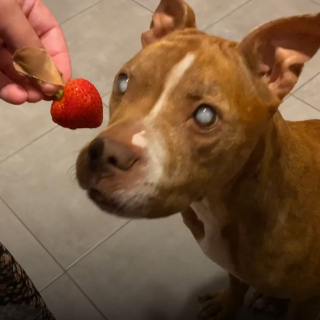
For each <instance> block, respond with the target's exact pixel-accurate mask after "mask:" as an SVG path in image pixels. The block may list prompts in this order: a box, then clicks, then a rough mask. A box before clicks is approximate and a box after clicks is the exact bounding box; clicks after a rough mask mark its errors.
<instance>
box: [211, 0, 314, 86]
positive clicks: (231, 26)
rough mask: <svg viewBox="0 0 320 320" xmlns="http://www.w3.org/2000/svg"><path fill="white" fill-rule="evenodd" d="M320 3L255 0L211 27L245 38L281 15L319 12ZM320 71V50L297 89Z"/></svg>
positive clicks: (213, 31)
mask: <svg viewBox="0 0 320 320" xmlns="http://www.w3.org/2000/svg"><path fill="white" fill-rule="evenodd" d="M319 11H320V6H319V5H318V4H316V3H314V2H312V1H310V0H281V1H279V0H268V1H265V0H253V1H250V2H249V3H247V4H246V5H244V6H243V7H241V8H240V9H238V10H236V11H235V12H233V13H232V14H230V15H229V16H228V17H226V18H225V19H223V20H221V21H219V22H218V23H217V24H215V25H214V26H213V27H211V28H209V29H208V30H207V32H208V33H210V34H214V35H218V36H220V37H223V38H226V39H231V40H234V41H241V39H243V37H244V36H245V35H246V34H248V33H249V32H250V31H251V30H252V29H253V28H255V27H257V26H259V25H261V24H263V23H266V22H268V21H270V20H273V19H278V18H281V17H286V16H292V15H300V14H306V13H315V12H319ZM318 72H320V54H317V55H316V56H315V57H314V58H313V59H312V60H311V61H309V62H308V63H307V64H306V66H305V69H304V71H303V73H302V75H301V76H300V79H299V82H298V83H297V85H296V87H295V89H294V90H296V89H297V88H299V87H300V86H301V85H303V84H304V83H306V82H307V81H308V80H310V79H311V78H312V77H313V76H314V75H316V74H317V73H318Z"/></svg>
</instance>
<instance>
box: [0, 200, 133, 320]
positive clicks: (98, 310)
mask: <svg viewBox="0 0 320 320" xmlns="http://www.w3.org/2000/svg"><path fill="white" fill-rule="evenodd" d="M0 200H1V201H2V202H3V203H4V204H5V206H6V207H7V208H8V209H9V210H10V211H11V212H12V214H13V215H14V216H15V217H16V218H17V219H18V220H19V221H20V223H21V224H22V225H23V226H24V227H25V228H26V229H27V230H28V231H29V232H30V234H31V235H32V236H33V238H34V239H35V240H36V242H38V243H39V244H40V246H41V247H42V248H43V249H44V250H45V251H46V252H47V253H48V255H49V256H50V257H51V258H52V259H53V260H54V261H55V262H56V263H57V265H58V266H59V267H60V268H61V269H62V270H61V271H62V273H61V274H59V275H58V276H56V277H55V278H54V279H53V280H52V281H51V282H49V283H48V284H47V285H45V287H44V288H42V289H41V290H39V292H42V291H44V290H45V289H47V288H48V287H49V286H50V285H51V284H52V283H54V282H55V281H57V280H58V279H59V278H61V277H62V276H63V275H64V274H66V275H67V276H68V277H69V278H70V279H71V281H72V282H73V283H74V285H75V286H76V287H77V288H78V289H79V290H80V291H81V292H82V294H83V295H84V296H85V297H86V298H87V299H88V300H89V302H90V303H91V304H92V305H93V307H94V308H95V309H96V310H97V312H98V313H99V314H100V315H101V316H102V317H103V319H105V320H108V319H107V318H106V317H105V315H104V314H103V313H102V312H101V311H100V309H99V308H98V307H97V306H96V305H95V304H94V302H93V301H92V300H91V299H90V298H89V297H88V295H87V294H86V293H85V292H84V291H83V290H82V288H81V287H80V286H79V285H78V284H77V282H76V281H75V280H74V279H73V278H72V277H71V276H70V275H69V273H67V272H66V271H68V270H70V268H71V267H73V266H74V265H75V264H76V263H78V262H79V261H80V260H82V259H83V258H85V256H87V255H88V254H89V253H90V252H92V251H93V250H95V249H96V248H97V247H99V246H100V245H101V244H102V243H104V242H105V241H107V240H108V239H109V238H111V237H112V236H113V235H114V234H115V233H117V232H118V231H120V230H121V229H122V228H123V227H125V226H126V225H127V224H128V223H129V222H130V221H131V220H129V221H127V222H126V223H124V224H123V225H122V226H120V227H119V228H118V229H116V230H115V231H114V232H112V233H111V234H109V235H108V236H107V237H106V238H105V239H103V240H102V241H101V242H100V243H98V244H97V245H96V246H94V247H93V248H92V249H91V250H89V251H88V252H87V253H86V254H84V255H83V256H82V257H81V258H79V259H78V260H76V261H75V262H74V263H73V264H71V265H70V266H69V267H68V268H66V269H64V267H63V266H62V265H61V264H60V262H59V261H58V260H57V259H56V258H55V257H54V256H53V255H52V254H51V253H50V251H49V250H48V249H47V248H46V247H45V246H44V245H43V244H42V243H41V242H40V240H39V239H38V238H37V237H36V235H35V234H34V233H33V232H32V231H31V230H30V229H29V228H28V226H27V225H26V224H25V223H24V222H23V221H22V220H21V219H20V218H19V216H18V215H17V214H16V213H15V212H14V211H13V209H12V208H11V207H10V206H9V205H8V203H7V202H6V201H4V199H3V198H2V197H0ZM18 262H19V261H18ZM31 280H32V279H31Z"/></svg>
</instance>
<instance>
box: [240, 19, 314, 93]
mask: <svg viewBox="0 0 320 320" xmlns="http://www.w3.org/2000/svg"><path fill="white" fill-rule="evenodd" d="M319 47H320V14H315V15H303V16H296V17H291V18H287V19H279V20H276V21H272V22H269V23H267V24H265V25H263V26H261V27H258V28H256V29H254V30H253V31H252V32H251V33H250V34H249V35H248V36H247V37H245V38H244V40H243V41H242V42H241V43H240V44H239V50H240V51H241V54H242V55H243V57H244V58H245V60H246V62H247V64H248V66H249V68H250V69H251V71H252V72H253V73H254V75H255V76H257V77H261V78H263V79H264V80H265V81H266V83H267V85H268V87H269V89H270V90H271V92H272V93H273V94H274V95H276V96H277V97H278V98H280V99H283V98H284V97H285V96H286V95H287V94H288V93H289V92H290V91H291V90H292V88H293V87H294V86H295V84H296V83H297V81H298V78H299V76H300V73H301V71H302V69H303V66H304V64H305V63H306V62H307V61H308V60H310V59H311V58H312V57H313V56H314V55H315V54H316V52H317V51H318V49H319Z"/></svg>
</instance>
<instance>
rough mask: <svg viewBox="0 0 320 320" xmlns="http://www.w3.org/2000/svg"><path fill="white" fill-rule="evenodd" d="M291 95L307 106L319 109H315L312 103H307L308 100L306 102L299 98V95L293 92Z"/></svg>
mask: <svg viewBox="0 0 320 320" xmlns="http://www.w3.org/2000/svg"><path fill="white" fill-rule="evenodd" d="M291 96H292V97H294V98H296V99H298V100H299V101H301V102H303V103H304V104H306V105H307V106H309V107H310V108H312V109H314V110H316V111H318V112H320V110H319V109H317V108H316V107H314V106H313V105H311V104H310V103H308V102H306V101H304V100H302V99H300V98H299V97H297V96H295V95H294V94H292V95H291Z"/></svg>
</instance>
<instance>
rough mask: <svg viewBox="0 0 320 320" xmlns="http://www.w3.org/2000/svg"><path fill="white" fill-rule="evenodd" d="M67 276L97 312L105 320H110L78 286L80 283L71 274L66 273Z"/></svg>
mask: <svg viewBox="0 0 320 320" xmlns="http://www.w3.org/2000/svg"><path fill="white" fill-rule="evenodd" d="M66 275H67V276H68V277H69V279H70V280H71V281H72V283H73V284H74V285H75V286H76V287H77V288H78V290H80V292H81V293H82V294H83V295H84V296H85V297H86V298H87V300H88V301H89V302H90V303H91V304H92V306H93V307H94V308H95V309H96V311H97V312H98V313H99V314H100V315H101V317H102V318H103V319H105V320H108V318H107V317H106V316H105V315H104V314H103V313H102V311H101V310H100V309H99V308H98V307H97V306H96V305H95V303H94V302H93V301H92V299H91V298H90V297H89V296H88V295H87V294H86V293H85V291H84V290H82V288H81V287H80V286H79V285H78V283H77V282H76V281H75V280H74V279H73V278H72V277H71V276H70V274H69V273H66Z"/></svg>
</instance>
